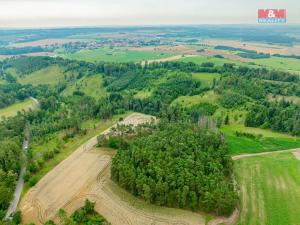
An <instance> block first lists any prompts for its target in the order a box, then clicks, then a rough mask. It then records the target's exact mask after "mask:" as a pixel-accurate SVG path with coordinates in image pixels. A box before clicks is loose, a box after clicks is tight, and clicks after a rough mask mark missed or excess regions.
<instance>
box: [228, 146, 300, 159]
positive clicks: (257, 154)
mask: <svg viewBox="0 0 300 225" xmlns="http://www.w3.org/2000/svg"><path fill="white" fill-rule="evenodd" d="M299 151H300V148H295V149H287V150H281V151H272V152H261V153H253V154H243V155H236V156H233V157H232V159H233V160H239V159H242V158H246V157H254V156H261V155H270V154H274V153H284V152H294V154H295V153H296V154H299ZM296 154H295V156H296Z"/></svg>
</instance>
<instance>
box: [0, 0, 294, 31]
mask: <svg viewBox="0 0 300 225" xmlns="http://www.w3.org/2000/svg"><path fill="white" fill-rule="evenodd" d="M259 8H269V9H270V8H285V9H286V10H287V20H288V24H300V13H299V12H300V2H299V1H297V0H264V1H262V0H251V1H248V0H243V1H241V0H226V1H224V0H205V1H204V0H163V1H162V0H109V1H108V0H85V1H82V0H0V9H1V13H0V27H2V28H16V27H67V26H103V25H172V24H256V23H257V9H259Z"/></svg>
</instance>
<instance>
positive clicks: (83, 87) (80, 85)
mask: <svg viewBox="0 0 300 225" xmlns="http://www.w3.org/2000/svg"><path fill="white" fill-rule="evenodd" d="M76 90H78V91H81V92H83V93H85V95H87V96H91V97H94V98H96V99H98V98H99V97H103V96H105V95H106V90H105V88H104V87H103V79H102V77H101V75H99V74H95V75H92V76H84V77H83V78H81V79H80V80H78V81H76V82H75V83H73V84H71V85H69V86H67V88H66V89H65V90H64V91H63V95H64V96H68V95H72V94H73V92H74V91H76Z"/></svg>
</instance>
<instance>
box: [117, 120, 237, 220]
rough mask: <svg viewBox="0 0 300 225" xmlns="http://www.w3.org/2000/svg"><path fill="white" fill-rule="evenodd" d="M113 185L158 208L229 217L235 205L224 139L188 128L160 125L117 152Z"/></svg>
mask: <svg viewBox="0 0 300 225" xmlns="http://www.w3.org/2000/svg"><path fill="white" fill-rule="evenodd" d="M111 172H112V179H113V180H115V181H116V182H117V183H118V184H119V185H120V186H121V187H123V188H125V189H126V190H128V191H130V192H131V193H132V194H134V195H136V196H139V197H142V198H143V199H145V201H147V202H149V203H153V204H157V205H163V206H169V207H176V208H190V209H192V210H195V211H197V210H202V211H205V212H213V213H216V214H217V215H230V214H231V213H232V211H233V210H234V208H235V206H236V203H237V194H236V192H235V191H234V185H233V181H232V179H231V176H232V161H231V159H230V157H229V155H228V148H227V147H226V144H225V143H224V140H223V139H222V135H221V134H219V133H215V132H212V131H209V130H206V129H203V128H202V127H199V126H195V125H191V124H190V123H187V122H170V121H168V122H161V123H160V124H158V127H157V128H156V129H154V130H153V131H152V133H151V134H150V135H144V136H142V137H138V138H136V139H134V140H133V141H132V142H130V144H129V147H128V149H123V148H121V149H119V151H118V153H117V155H116V156H115V157H114V159H113V163H112V169H111Z"/></svg>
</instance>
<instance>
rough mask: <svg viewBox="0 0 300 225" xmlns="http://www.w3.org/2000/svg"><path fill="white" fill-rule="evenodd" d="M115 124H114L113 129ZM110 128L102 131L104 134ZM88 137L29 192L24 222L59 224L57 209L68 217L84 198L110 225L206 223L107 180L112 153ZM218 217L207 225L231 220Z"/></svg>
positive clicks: (132, 119) (130, 120) (140, 119)
mask: <svg viewBox="0 0 300 225" xmlns="http://www.w3.org/2000/svg"><path fill="white" fill-rule="evenodd" d="M153 119H155V118H153V117H151V116H147V115H143V114H137V113H133V114H131V115H130V116H128V117H127V118H125V119H124V121H122V122H120V123H119V124H133V125H137V124H140V123H145V122H150V121H152V120H153ZM115 126H116V125H115ZM109 132H110V129H108V130H106V131H104V132H103V134H107V133H109ZM96 143H97V138H96V137H94V138H92V139H90V140H89V141H88V142H87V143H85V144H84V145H82V146H81V147H79V148H78V149H77V150H76V151H75V152H74V153H73V154H72V155H71V156H70V157H68V158H67V159H66V160H64V161H63V162H61V163H60V164H59V165H58V166H57V167H55V168H54V169H53V170H52V171H51V172H49V173H48V174H47V175H46V176H45V177H43V178H42V179H41V180H40V182H38V184H37V185H36V186H35V187H33V188H32V189H30V191H29V192H28V193H27V194H26V195H25V196H24V198H23V199H22V201H21V203H20V211H21V214H22V222H23V223H24V224H28V223H35V224H36V225H39V224H43V223H44V222H45V221H47V220H49V219H52V220H54V221H55V222H58V223H59V218H58V215H57V213H58V211H59V209H61V208H63V209H64V210H65V211H66V212H67V213H68V214H69V215H70V214H71V213H73V212H74V211H75V210H76V209H78V208H80V207H82V206H83V205H84V202H85V200H86V199H89V200H91V201H94V202H96V205H95V210H96V211H97V212H99V213H100V214H101V215H103V216H104V217H105V218H106V219H107V220H108V221H109V222H111V223H112V224H113V225H141V224H143V225H204V224H206V221H205V216H203V215H201V214H199V213H193V212H190V211H186V210H181V209H170V208H166V207H159V206H154V205H150V204H146V203H145V202H143V201H142V200H140V199H137V198H135V197H133V196H132V195H130V194H129V193H127V192H126V191H124V190H123V189H121V188H120V187H118V186H117V185H116V184H115V183H114V182H113V181H111V180H110V165H111V160H112V157H113V155H114V154H115V151H113V150H108V149H104V148H100V149H99V148H98V149H97V148H94V146H95V145H96ZM235 217H236V216H235V214H233V216H232V217H230V218H229V219H228V218H221V217H220V218H217V220H212V221H210V222H209V224H214V225H216V224H220V223H225V224H226V222H230V221H232V218H235Z"/></svg>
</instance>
